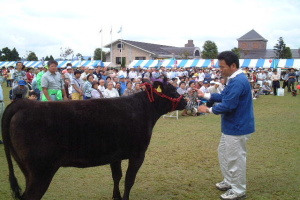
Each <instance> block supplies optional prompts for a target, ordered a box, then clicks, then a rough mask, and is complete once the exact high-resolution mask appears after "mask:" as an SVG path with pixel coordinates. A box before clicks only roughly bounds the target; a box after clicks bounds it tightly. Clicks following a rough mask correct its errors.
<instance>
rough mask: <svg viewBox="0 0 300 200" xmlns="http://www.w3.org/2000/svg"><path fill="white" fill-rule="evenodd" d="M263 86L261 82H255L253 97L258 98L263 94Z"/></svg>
mask: <svg viewBox="0 0 300 200" xmlns="http://www.w3.org/2000/svg"><path fill="white" fill-rule="evenodd" d="M261 93H262V92H261V87H260V84H254V85H253V99H256V98H258V97H259V95H261Z"/></svg>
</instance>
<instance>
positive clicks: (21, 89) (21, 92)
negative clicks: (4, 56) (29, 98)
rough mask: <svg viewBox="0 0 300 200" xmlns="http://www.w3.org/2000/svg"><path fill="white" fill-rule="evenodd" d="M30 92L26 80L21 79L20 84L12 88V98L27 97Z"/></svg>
mask: <svg viewBox="0 0 300 200" xmlns="http://www.w3.org/2000/svg"><path fill="white" fill-rule="evenodd" d="M27 92H28V88H27V86H26V81H24V80H19V81H18V85H16V86H15V87H13V89H12V90H11V100H12V101H14V100H16V99H23V98H25V97H26V95H27Z"/></svg>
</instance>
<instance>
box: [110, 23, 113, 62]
mask: <svg viewBox="0 0 300 200" xmlns="http://www.w3.org/2000/svg"><path fill="white" fill-rule="evenodd" d="M112 54H113V53H112V26H111V27H110V62H111V63H113V61H112Z"/></svg>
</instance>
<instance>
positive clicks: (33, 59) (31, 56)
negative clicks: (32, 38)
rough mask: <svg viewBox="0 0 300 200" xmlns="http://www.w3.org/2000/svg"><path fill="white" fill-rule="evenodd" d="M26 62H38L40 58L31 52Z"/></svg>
mask: <svg viewBox="0 0 300 200" xmlns="http://www.w3.org/2000/svg"><path fill="white" fill-rule="evenodd" d="M26 60H29V61H38V57H37V56H36V55H35V53H34V52H32V51H29V54H28V56H27V58H26Z"/></svg>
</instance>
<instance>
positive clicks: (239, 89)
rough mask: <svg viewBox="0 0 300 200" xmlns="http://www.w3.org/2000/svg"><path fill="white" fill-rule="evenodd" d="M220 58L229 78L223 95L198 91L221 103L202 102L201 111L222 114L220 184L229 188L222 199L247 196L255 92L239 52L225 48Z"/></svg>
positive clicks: (222, 68) (222, 69)
mask: <svg viewBox="0 0 300 200" xmlns="http://www.w3.org/2000/svg"><path fill="white" fill-rule="evenodd" d="M218 60H219V65H220V70H221V73H222V77H228V79H227V84H226V87H225V89H224V90H223V92H222V94H217V93H214V94H210V93H203V92H202V91H201V90H198V96H199V97H204V98H206V99H208V100H210V101H211V102H212V103H213V102H220V103H219V104H216V105H214V106H213V107H211V108H208V107H206V106H204V105H201V106H199V108H198V111H199V112H201V113H214V114H221V115H222V120H221V121H222V122H221V131H222V136H221V140H220V144H219V148H218V154H219V162H220V167H221V171H222V175H223V177H224V179H223V181H221V182H220V183H217V184H216V187H217V189H219V190H222V191H227V192H226V193H224V194H222V195H221V196H220V198H221V199H226V200H233V199H234V200H238V199H242V198H244V197H246V155H247V150H246V142H247V140H248V139H249V138H250V135H251V133H253V132H254V131H255V123H254V112H253V101H252V93H251V87H250V83H249V81H248V78H247V77H246V75H245V74H244V73H243V72H242V70H241V69H240V68H239V59H238V57H237V55H236V54H234V53H233V52H231V51H225V52H222V53H220V54H219V55H218Z"/></svg>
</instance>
